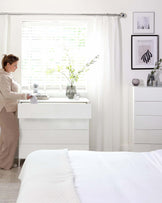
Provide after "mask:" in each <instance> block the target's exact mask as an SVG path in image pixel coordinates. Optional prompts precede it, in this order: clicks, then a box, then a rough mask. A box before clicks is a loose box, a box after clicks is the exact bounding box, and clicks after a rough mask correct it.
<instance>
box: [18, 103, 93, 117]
mask: <svg viewBox="0 0 162 203" xmlns="http://www.w3.org/2000/svg"><path fill="white" fill-rule="evenodd" d="M18 118H19V119H22V118H25V119H32V118H35V119H39V118H43V119H45V118H47V119H51V118H53V119H90V118H91V104H79V103H70V104H68V103H62V104H60V103H55V104H50V103H49V104H43V103H39V104H19V105H18Z"/></svg>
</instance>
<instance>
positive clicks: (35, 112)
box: [18, 98, 91, 159]
mask: <svg viewBox="0 0 162 203" xmlns="http://www.w3.org/2000/svg"><path fill="white" fill-rule="evenodd" d="M18 118H19V128H20V139H19V159H24V158H26V156H27V155H28V154H29V153H30V152H32V151H34V150H39V149H63V148H68V149H74V150H88V149H89V119H90V118H91V104H90V103H89V101H88V99H86V98H80V99H79V100H74V99H73V100H70V99H67V98H55V99H49V100H44V101H43V100H42V101H39V102H38V104H30V103H29V102H27V101H20V102H19V104H18Z"/></svg>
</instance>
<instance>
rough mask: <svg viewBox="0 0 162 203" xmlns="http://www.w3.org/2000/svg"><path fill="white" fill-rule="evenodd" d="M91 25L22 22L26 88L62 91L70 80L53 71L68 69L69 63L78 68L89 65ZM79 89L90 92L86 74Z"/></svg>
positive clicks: (76, 21) (22, 61)
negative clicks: (49, 71)
mask: <svg viewBox="0 0 162 203" xmlns="http://www.w3.org/2000/svg"><path fill="white" fill-rule="evenodd" d="M89 29H90V28H89V24H88V22H86V21H83V20H51V21H47V20H46V21H43V20H41V21H35V22H33V21H24V22H22V45H21V46H22V49H21V52H22V53H21V77H22V86H23V87H24V88H25V87H28V86H32V85H33V84H34V83H38V84H39V87H40V88H45V89H55V90H58V89H62V88H65V87H66V85H67V82H68V81H67V80H66V78H65V77H64V76H63V75H61V74H60V73H59V72H57V71H54V72H53V73H52V74H48V73H47V72H48V70H49V69H53V68H54V69H56V67H57V66H65V65H66V64H67V63H69V59H70V61H71V62H72V64H73V66H74V67H75V68H78V69H79V68H81V67H82V66H83V64H85V63H87V62H88V59H89V57H88V55H89V54H88V53H90V51H89V47H90V41H91V40H90V38H91V37H90V34H89V33H90V32H89ZM77 89H80V90H85V89H86V76H85V74H82V76H81V78H80V79H79V81H78V83H77Z"/></svg>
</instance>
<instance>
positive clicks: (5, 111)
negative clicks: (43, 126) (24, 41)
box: [0, 54, 31, 169]
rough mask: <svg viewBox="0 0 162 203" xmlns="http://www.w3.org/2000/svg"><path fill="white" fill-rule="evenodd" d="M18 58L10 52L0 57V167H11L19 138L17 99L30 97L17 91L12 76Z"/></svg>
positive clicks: (16, 85)
mask: <svg viewBox="0 0 162 203" xmlns="http://www.w3.org/2000/svg"><path fill="white" fill-rule="evenodd" d="M18 60H19V58H18V57H16V56H14V55H12V54H10V55H5V56H4V57H3V59H2V69H0V128H1V135H0V168H3V169H10V168H12V165H13V161H14V157H15V153H16V150H17V145H18V139H19V125H18V119H17V116H16V110H17V101H18V100H19V99H30V98H31V96H30V95H29V94H23V93H22V94H21V93H18V84H17V83H16V82H15V81H14V80H13V78H12V72H14V71H15V70H16V69H17V63H18Z"/></svg>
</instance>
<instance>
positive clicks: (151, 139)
mask: <svg viewBox="0 0 162 203" xmlns="http://www.w3.org/2000/svg"><path fill="white" fill-rule="evenodd" d="M134 143H138V144H140V143H142V144H162V130H135V136H134Z"/></svg>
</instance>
